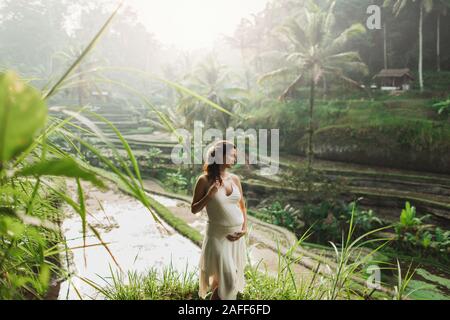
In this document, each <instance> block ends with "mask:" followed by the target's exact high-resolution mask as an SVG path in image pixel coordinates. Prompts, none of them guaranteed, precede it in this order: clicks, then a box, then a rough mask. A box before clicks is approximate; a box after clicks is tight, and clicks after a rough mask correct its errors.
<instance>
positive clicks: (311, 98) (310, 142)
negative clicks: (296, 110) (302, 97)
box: [308, 75, 316, 172]
mask: <svg viewBox="0 0 450 320" xmlns="http://www.w3.org/2000/svg"><path fill="white" fill-rule="evenodd" d="M315 94H316V83H315V81H314V75H311V84H310V94H309V125H308V172H309V171H311V169H312V162H313V155H314V154H313V134H314V130H313V112H314V98H315Z"/></svg>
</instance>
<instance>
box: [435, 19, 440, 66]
mask: <svg viewBox="0 0 450 320" xmlns="http://www.w3.org/2000/svg"><path fill="white" fill-rule="evenodd" d="M436 38H437V40H436V63H437V72H441V14H440V13H438V17H437V30H436Z"/></svg>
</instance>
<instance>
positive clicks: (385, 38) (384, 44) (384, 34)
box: [383, 23, 388, 69]
mask: <svg viewBox="0 0 450 320" xmlns="http://www.w3.org/2000/svg"><path fill="white" fill-rule="evenodd" d="M383 47H384V52H383V53H384V69H387V68H388V61H387V30H386V23H385V24H384V27H383Z"/></svg>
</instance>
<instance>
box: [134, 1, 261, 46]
mask: <svg viewBox="0 0 450 320" xmlns="http://www.w3.org/2000/svg"><path fill="white" fill-rule="evenodd" d="M267 2H269V0H128V3H129V4H130V5H133V6H135V8H136V9H137V10H138V11H139V13H140V16H141V18H142V21H143V22H144V23H145V25H146V26H147V27H148V29H149V31H151V32H152V33H154V34H155V36H156V38H158V39H159V40H160V41H162V42H163V43H165V44H174V45H176V46H178V47H180V48H182V49H196V48H203V47H210V46H212V45H213V43H214V41H215V40H216V39H217V38H218V37H219V36H220V35H221V34H227V35H231V34H232V33H233V32H234V30H235V27H236V26H237V25H238V24H239V22H240V20H241V19H242V18H244V17H251V14H252V13H257V12H259V11H261V10H263V9H264V7H265V5H266V3H267Z"/></svg>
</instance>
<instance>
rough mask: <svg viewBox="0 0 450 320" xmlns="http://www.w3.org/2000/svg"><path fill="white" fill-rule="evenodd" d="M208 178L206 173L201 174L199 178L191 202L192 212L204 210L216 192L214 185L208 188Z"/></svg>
mask: <svg viewBox="0 0 450 320" xmlns="http://www.w3.org/2000/svg"><path fill="white" fill-rule="evenodd" d="M207 188H208V179H207V178H206V176H205V175H202V176H200V177H199V178H198V179H197V183H196V184H195V189H194V197H193V198H192V203H191V212H192V213H193V214H196V213H198V212H200V211H202V210H203V208H204V207H205V206H206V204H207V203H208V201H209V199H210V197H211V196H212V195H213V194H214V189H215V190H217V189H216V188H214V185H213V186H212V187H211V188H210V189H209V190H208V189H207Z"/></svg>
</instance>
